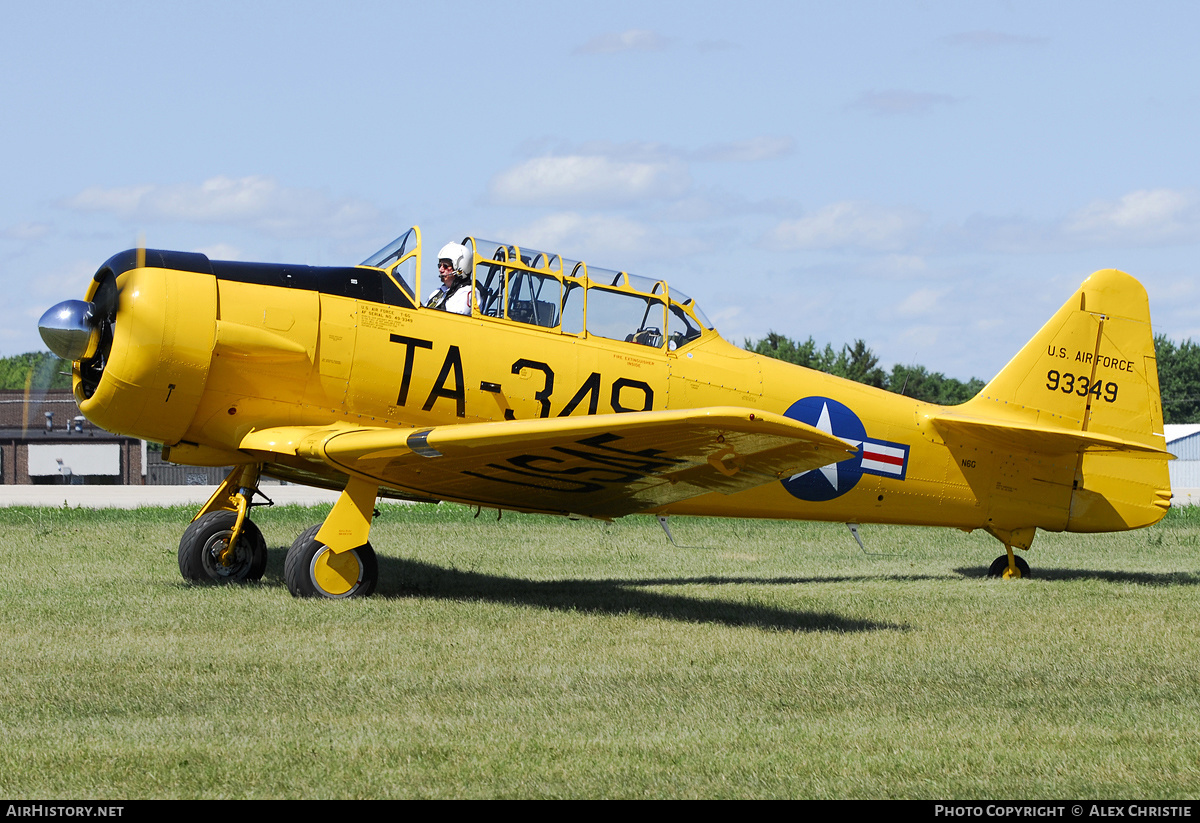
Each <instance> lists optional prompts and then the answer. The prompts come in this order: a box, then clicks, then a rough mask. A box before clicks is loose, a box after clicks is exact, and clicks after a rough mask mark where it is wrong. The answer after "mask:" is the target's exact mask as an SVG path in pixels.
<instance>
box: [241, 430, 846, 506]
mask: <svg viewBox="0 0 1200 823" xmlns="http://www.w3.org/2000/svg"><path fill="white" fill-rule="evenodd" d="M241 448H242V450H243V451H247V452H250V453H251V454H254V455H255V456H257V457H259V458H260V459H262V460H264V461H265V462H267V463H277V464H280V465H284V466H290V467H293V468H295V469H297V470H303V469H304V468H305V464H307V466H308V467H309V468H310V469H318V468H321V469H324V471H325V473H328V469H334V470H336V471H337V472H340V473H344V474H346V475H348V476H351V477H358V478H361V479H366V480H370V481H372V482H374V483H378V484H379V485H380V486H382V487H384V489H385V492H384V493H385V494H386V493H388V491H389V490H390V491H391V492H393V493H396V494H397V496H404V497H417V498H426V499H428V498H435V499H440V500H453V501H457V502H462V503H470V504H476V505H483V506H488V507H497V508H506V509H515V510H521V511H540V512H553V513H566V514H581V515H587V516H591V517H619V516H621V515H625V514H632V513H634V512H644V511H650V510H653V509H656V508H658V507H660V506H664V505H666V504H668V503H674V502H676V501H679V500H685V499H687V498H689V497H694V496H697V495H701V494H707V493H709V492H721V493H724V494H731V493H733V492H737V491H742V490H744V489H748V488H752V487H754V486H759V485H762V484H764V483H770V482H773V481H776V480H779V479H781V478H783V477H787V476H790V475H792V474H795V473H797V472H802V471H808V470H810V469H815V468H819V467H821V466H827V465H829V464H830V463H837V462H839V461H842V460H846V459H848V458H850V457H853V456H854V455H855V454H856V450H855V449H854V448H853V447H851V446H849V445H847V444H846V443H845V442H844V441H842V440H840V439H839V438H837V437H833V436H831V435H829V434H826V433H825V432H822V431H819V430H818V429H815V428H813V427H812V426H808V425H806V424H804V423H800V422H798V421H796V420H792V419H790V418H787V417H783V416H781V415H778V414H772V413H770V412H761V411H755V410H751V409H744V408H736V407H715V408H705V409H688V410H681V411H651V412H633V413H629V414H609V415H597V416H587V417H551V418H541V419H537V420H510V421H501V422H494V423H464V424H459V425H446V426H438V427H436V428H425V429H388V428H352V429H346V428H316V427H281V428H273V429H263V430H260V431H256V432H252V433H251V434H249V435H247V436H246V437H245V439H244V440H243V441H242V443H241Z"/></svg>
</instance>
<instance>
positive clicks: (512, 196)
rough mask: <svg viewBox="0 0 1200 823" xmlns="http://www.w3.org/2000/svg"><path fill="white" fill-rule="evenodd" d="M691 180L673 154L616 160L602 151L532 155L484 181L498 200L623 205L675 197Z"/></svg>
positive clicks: (545, 203)
mask: <svg viewBox="0 0 1200 823" xmlns="http://www.w3.org/2000/svg"><path fill="white" fill-rule="evenodd" d="M690 185H691V178H690V177H689V175H688V171H687V166H686V165H685V164H684V163H683V162H682V161H680V160H678V159H675V158H669V157H664V158H659V159H622V158H619V157H612V156H606V155H602V154H571V155H565V156H547V157H535V158H533V159H531V160H527V161H525V162H524V163H521V164H520V165H518V166H515V167H513V168H511V169H508V170H507V171H504V172H501V173H500V174H498V175H496V176H495V177H494V178H492V181H491V183H490V184H489V191H490V192H491V197H492V200H493V201H495V202H497V203H500V204H502V205H552V206H561V205H570V206H577V207H579V206H583V207H586V206H611V205H628V204H631V203H637V202H640V201H646V200H658V199H663V198H672V197H678V196H680V195H681V194H683V193H684V192H686V191H687V190H688V188H689V186H690Z"/></svg>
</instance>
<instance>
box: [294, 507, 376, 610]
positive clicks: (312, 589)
mask: <svg viewBox="0 0 1200 823" xmlns="http://www.w3.org/2000/svg"><path fill="white" fill-rule="evenodd" d="M320 530H321V524H320V523H318V524H317V525H315V526H311V527H309V528H308V529H305V530H304V532H303V533H302V534H301V535H300V536H299V537H297V538H296V542H295V543H293V544H292V547H291V548H290V549H288V553H287V558H286V559H285V560H284V561H283V579H284V580H286V581H287V587H288V591H290V592H291V593H292V596H293V597H326V598H330V599H334V600H340V599H344V598H347V597H369V596H370V595H371V594H372V593H373V592H374V591H375V584H376V583H377V582H378V581H379V559H378V558H377V557H376V556H375V549H374V548H373V547H372V546H371V544H370V543H364V544H363V545H361V546H359V547H358V548H357V549H351V550H350V551H349V552H345V553H343V556H347V555H348V556H349V557H352V558H354V559H355V560H356V561H357V562H358V580H357V582H356V583H354V584H352V585H351V587H350V588H349V589H348V590H346V591H328V590H326V589H325V588H324V587H322V585H321V583H320V581H319V580H318V578H317V575H316V574H314V564H316V563H317V561H318V558H320V557H322V556H323V555H324V554H325V553H326V552H328V551H329V547H328V546H326V545H325V544H324V543H321V542H318V541H317V532H319V531H320Z"/></svg>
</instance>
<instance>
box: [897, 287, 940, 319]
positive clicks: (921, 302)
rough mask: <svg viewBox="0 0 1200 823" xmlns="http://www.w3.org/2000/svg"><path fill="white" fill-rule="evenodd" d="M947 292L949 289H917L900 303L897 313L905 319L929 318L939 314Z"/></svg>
mask: <svg viewBox="0 0 1200 823" xmlns="http://www.w3.org/2000/svg"><path fill="white" fill-rule="evenodd" d="M947 291H948V289H930V288H924V289H917V290H916V291H914V292H913V293H912V294H910V295H909V296H908V297H906V298H904V299H903V300H901V301H900V303H899V304H898V305H897V306H896V308H895V313H896V314H897V315H898V316H900V317H905V318H912V317H928V316H930V315H935V314H938V313H939V312H938V306H939V303H940V301H941V299H942V296H943V295H945V294H946V292H947Z"/></svg>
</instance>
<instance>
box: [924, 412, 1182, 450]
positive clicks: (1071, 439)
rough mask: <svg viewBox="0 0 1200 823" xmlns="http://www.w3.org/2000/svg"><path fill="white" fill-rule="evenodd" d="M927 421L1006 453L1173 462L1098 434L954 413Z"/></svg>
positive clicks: (1133, 443)
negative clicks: (1097, 454) (1115, 455)
mask: <svg viewBox="0 0 1200 823" xmlns="http://www.w3.org/2000/svg"><path fill="white" fill-rule="evenodd" d="M930 419H931V420H932V422H933V424H934V425H935V426H937V428H938V429H940V430H941V431H943V432H947V433H951V432H952V433H954V434H955V435H958V436H960V437H963V436H966V437H977V438H979V439H981V440H988V441H990V442H992V443H995V444H997V445H1000V446H1004V447H1005V448H1008V449H1022V450H1028V451H1034V452H1037V453H1039V454H1046V455H1064V454H1072V453H1079V452H1082V451H1085V450H1091V451H1106V452H1122V453H1125V454H1126V455H1127V456H1130V457H1137V456H1142V457H1154V458H1159V459H1162V458H1167V459H1169V460H1173V459H1175V456H1174V455H1173V454H1171V453H1169V452H1167V451H1165V450H1163V449H1160V448H1158V447H1156V446H1153V445H1149V444H1146V443H1140V442H1138V441H1136V440H1125V439H1122V438H1120V437H1114V436H1112V435H1107V434H1100V433H1098V432H1090V431H1080V430H1078V429H1060V428H1055V427H1052V426H1043V425H1039V424H1036V423H1025V422H1022V421H1008V420H990V419H985V418H980V417H969V416H966V415H961V414H955V413H954V412H943V413H941V414H937V415H934V416H933V417H932V418H930Z"/></svg>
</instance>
